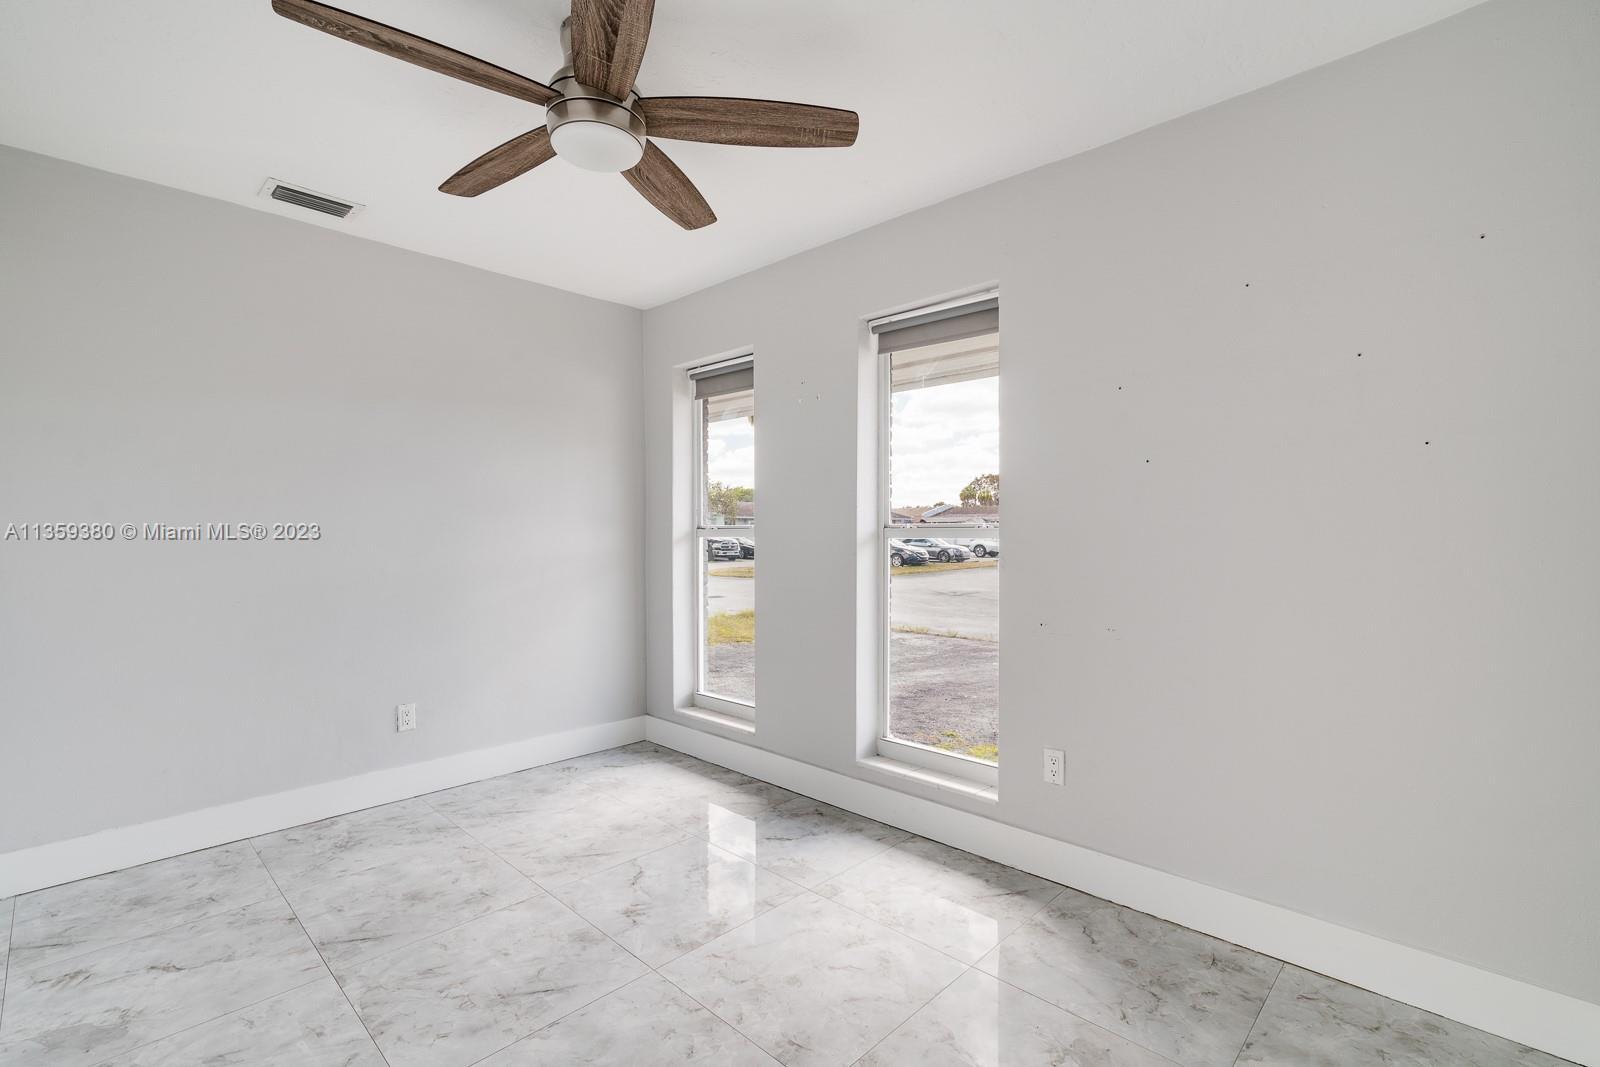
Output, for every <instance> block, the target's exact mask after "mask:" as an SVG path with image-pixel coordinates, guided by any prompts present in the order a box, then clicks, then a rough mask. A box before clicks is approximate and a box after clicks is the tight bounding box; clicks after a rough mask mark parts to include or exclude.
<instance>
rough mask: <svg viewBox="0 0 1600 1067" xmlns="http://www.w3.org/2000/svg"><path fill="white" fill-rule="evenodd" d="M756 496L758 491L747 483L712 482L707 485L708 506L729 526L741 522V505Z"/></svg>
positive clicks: (712, 512) (713, 513)
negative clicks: (724, 483) (726, 483)
mask: <svg viewBox="0 0 1600 1067" xmlns="http://www.w3.org/2000/svg"><path fill="white" fill-rule="evenodd" d="M755 498H756V491H755V490H754V489H752V488H750V487H749V486H747V485H723V484H722V483H721V482H712V483H711V484H710V485H708V486H706V506H707V507H708V508H709V509H710V511H711V514H712V515H720V516H722V521H723V522H725V523H727V524H728V525H729V526H737V525H738V524H739V505H740V504H741V503H745V502H747V501H751V500H754V499H755Z"/></svg>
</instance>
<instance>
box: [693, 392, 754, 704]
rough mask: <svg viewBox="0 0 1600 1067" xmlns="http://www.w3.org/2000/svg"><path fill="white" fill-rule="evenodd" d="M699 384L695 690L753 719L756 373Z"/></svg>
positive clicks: (696, 398) (697, 403)
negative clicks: (751, 709)
mask: <svg viewBox="0 0 1600 1067" xmlns="http://www.w3.org/2000/svg"><path fill="white" fill-rule="evenodd" d="M691 376H692V377H693V379H694V392H695V405H696V408H695V412H696V428H697V430H698V432H699V435H700V437H699V446H700V449H699V472H698V473H699V477H698V479H697V482H698V485H699V491H698V492H699V496H698V499H697V500H696V502H695V507H696V511H697V514H698V529H697V538H696V543H697V547H698V552H697V561H696V563H697V566H698V568H699V572H698V573H699V578H700V596H699V600H698V603H697V604H696V606H695V610H696V616H697V617H696V623H697V633H698V634H699V648H698V660H699V666H698V675H697V678H696V682H695V689H696V692H697V693H698V694H700V695H701V696H702V697H714V698H716V700H717V701H719V702H731V704H732V705H735V706H730V707H723V706H721V705H720V704H711V703H709V702H708V706H711V707H713V708H714V709H715V710H722V711H730V712H734V713H737V714H747V713H748V711H749V709H750V708H753V706H754V704H755V669H756V664H755V650H756V598H755V587H756V582H755V576H756V543H755V529H754V527H755V517H756V515H755V507H756V489H755V486H756V478H755V467H756V437H755V369H754V366H753V364H751V363H750V362H748V361H744V362H740V363H735V364H733V365H731V366H722V367H719V368H715V369H713V370H710V371H705V372H698V373H696V372H691Z"/></svg>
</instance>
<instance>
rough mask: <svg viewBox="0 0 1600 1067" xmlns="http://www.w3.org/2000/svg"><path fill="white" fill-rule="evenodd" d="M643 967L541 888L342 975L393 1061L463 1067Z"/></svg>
mask: <svg viewBox="0 0 1600 1067" xmlns="http://www.w3.org/2000/svg"><path fill="white" fill-rule="evenodd" d="M647 970H648V968H646V967H645V965H644V964H642V963H640V962H639V961H638V960H637V959H635V958H634V957H633V956H632V955H630V954H629V953H628V952H627V951H626V950H624V949H623V948H621V947H620V946H619V945H617V943H616V942H614V941H612V940H611V939H610V938H608V937H606V936H605V935H604V934H602V933H601V932H600V931H598V930H596V929H595V928H594V927H593V926H590V925H589V924H588V923H586V922H584V921H583V920H582V919H580V918H578V916H576V915H574V914H573V913H572V912H571V911H570V910H568V909H567V908H566V907H565V906H563V905H562V904H561V903H559V902H558V901H556V900H555V899H553V898H552V897H550V896H548V895H546V894H543V893H541V894H539V895H538V896H536V897H533V898H531V899H529V900H526V901H523V902H522V903H521V904H514V905H512V906H511V907H509V908H506V909H504V910H502V911H497V912H494V913H492V914H489V915H486V916H484V917H483V918H480V919H474V920H472V921H471V922H469V923H466V924H465V925H463V926H458V927H456V928H455V929H453V930H449V931H446V932H445V933H442V934H439V935H437V936H435V937H430V938H428V939H426V940H424V941H421V942H418V943H417V944H415V945H409V946H406V947H405V948H401V949H396V950H395V951H393V952H390V953H388V954H386V955H383V956H378V957H375V958H373V959H370V960H364V961H362V962H361V963H357V964H355V965H353V966H352V967H351V968H350V969H349V970H348V971H347V972H345V973H343V974H341V975H340V976H339V978H340V983H341V984H342V985H343V987H344V990H345V992H346V993H347V994H349V996H350V1001H351V1003H353V1004H354V1005H355V1007H356V1011H357V1012H358V1013H359V1014H360V1016H361V1018H362V1020H363V1021H365V1022H366V1024H367V1029H368V1030H370V1031H371V1033H372V1036H373V1038H374V1040H376V1041H377V1043H378V1047H379V1049H381V1050H382V1051H383V1054H384V1057H385V1058H386V1059H387V1060H388V1061H389V1064H390V1065H391V1067H465V1065H467V1064H470V1063H476V1062H477V1061H478V1060H480V1059H482V1058H483V1057H485V1056H487V1055H489V1054H490V1053H493V1052H497V1051H499V1050H500V1049H502V1048H505V1047H506V1046H507V1045H510V1044H511V1043H513V1042H514V1041H517V1040H519V1039H521V1038H524V1037H527V1036H528V1035H530V1034H532V1033H533V1032H534V1031H536V1030H538V1029H540V1028H541V1027H543V1026H545V1025H546V1024H548V1023H552V1022H555V1021H556V1020H557V1019H559V1018H561V1017H562V1016H563V1015H566V1014H567V1013H568V1012H571V1011H574V1010H576V1009H578V1008H581V1007H583V1006H584V1005H586V1004H588V1003H590V1002H591V1001H594V1000H598V999H599V998H600V997H603V996H605V995H606V994H607V993H610V992H611V991H612V990H615V989H619V988H621V987H622V986H624V985H626V984H627V983H629V982H631V981H633V980H634V979H635V978H638V977H639V976H640V975H642V974H644V973H645V972H646V971H647Z"/></svg>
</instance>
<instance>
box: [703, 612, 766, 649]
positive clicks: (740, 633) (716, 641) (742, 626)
mask: <svg viewBox="0 0 1600 1067" xmlns="http://www.w3.org/2000/svg"><path fill="white" fill-rule="evenodd" d="M755 639H756V613H755V611H754V610H751V611H724V612H723V613H722V614H720V615H713V616H711V617H710V618H709V619H707V620H706V644H708V645H749V644H753V643H754V642H755Z"/></svg>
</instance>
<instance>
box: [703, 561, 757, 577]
mask: <svg viewBox="0 0 1600 1067" xmlns="http://www.w3.org/2000/svg"><path fill="white" fill-rule="evenodd" d="M706 573H707V574H709V575H710V576H711V577H713V578H754V577H755V576H756V565H755V564H754V563H745V564H734V565H733V566H731V567H707V568H706Z"/></svg>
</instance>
